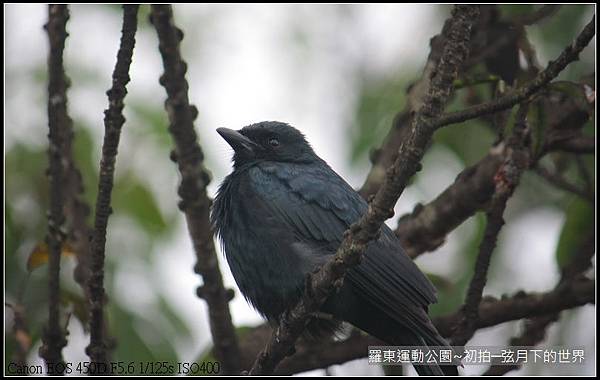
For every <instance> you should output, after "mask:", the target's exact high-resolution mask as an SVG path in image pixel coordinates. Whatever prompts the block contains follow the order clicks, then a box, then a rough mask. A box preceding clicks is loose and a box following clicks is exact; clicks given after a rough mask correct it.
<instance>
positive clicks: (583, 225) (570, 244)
mask: <svg viewBox="0 0 600 380" xmlns="http://www.w3.org/2000/svg"><path fill="white" fill-rule="evenodd" d="M593 228H594V207H593V206H592V205H591V204H590V203H589V202H587V201H585V200H582V199H580V198H576V199H574V200H573V202H571V204H570V205H569V207H568V208H567V218H566V220H565V224H564V225H563V228H562V231H561V233H560V238H559V240H558V247H557V248H556V262H557V263H558V266H559V268H561V269H562V268H564V267H565V266H567V265H568V264H569V263H570V261H571V258H572V257H573V256H574V255H575V254H576V253H577V252H578V250H579V249H580V248H581V245H582V244H583V242H584V239H586V238H587V237H588V236H589V234H590V233H593Z"/></svg>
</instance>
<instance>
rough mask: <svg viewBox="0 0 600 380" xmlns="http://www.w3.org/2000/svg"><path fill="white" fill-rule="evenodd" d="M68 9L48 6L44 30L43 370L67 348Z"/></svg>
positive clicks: (70, 132)
mask: <svg viewBox="0 0 600 380" xmlns="http://www.w3.org/2000/svg"><path fill="white" fill-rule="evenodd" d="M68 19H69V9H68V8H67V6H66V5H49V6H48V23H47V24H46V25H45V26H44V27H45V29H46V31H47V32H48V39H49V41H50V54H49V56H48V127H49V133H48V139H49V143H50V146H49V149H48V158H49V169H48V172H47V174H48V178H49V181H50V211H49V213H48V235H47V236H46V243H47V244H48V250H49V259H48V309H49V310H48V311H49V312H48V325H47V326H45V328H44V331H43V334H42V341H43V345H42V347H40V351H39V353H40V356H41V357H42V358H44V360H45V362H46V365H47V366H49V367H50V366H56V365H57V364H60V363H64V362H63V358H62V349H63V347H64V346H66V344H67V340H66V338H65V331H64V330H63V328H62V326H61V325H60V254H61V251H62V245H63V242H64V240H65V233H64V223H65V216H64V210H63V207H64V196H65V195H64V191H63V180H64V178H65V173H66V171H65V167H64V165H63V157H64V156H65V154H66V149H65V147H66V144H67V141H68V140H70V139H71V135H72V133H73V132H72V121H71V119H70V118H69V115H68V113H67V88H68V86H69V85H68V79H67V77H66V75H65V70H64V66H63V51H64V48H65V40H66V38H67V30H66V25H67V20H68Z"/></svg>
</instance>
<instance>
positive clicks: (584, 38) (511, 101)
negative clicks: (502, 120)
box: [433, 16, 596, 128]
mask: <svg viewBox="0 0 600 380" xmlns="http://www.w3.org/2000/svg"><path fill="white" fill-rule="evenodd" d="M595 21H596V17H595V16H594V17H592V20H591V21H590V22H589V23H588V24H587V25H586V26H585V28H584V29H583V31H582V32H581V33H580V34H579V36H577V39H576V40H575V42H574V43H573V44H572V45H569V46H567V47H566V48H565V49H564V50H563V52H562V53H561V54H560V56H559V57H558V58H557V59H556V60H555V61H550V62H549V63H548V66H547V67H546V69H545V70H544V71H542V72H540V73H539V74H538V75H537V76H536V77H535V78H534V79H533V80H532V81H530V82H529V83H528V84H526V85H524V86H522V87H520V88H517V89H515V90H512V91H510V92H508V93H507V94H506V95H504V96H502V97H500V98H498V99H495V100H492V101H490V102H487V103H484V104H480V105H477V106H473V107H469V108H467V109H465V110H462V111H457V112H452V113H447V114H444V115H442V116H441V117H440V118H438V119H437V120H436V122H435V124H434V125H433V128H441V127H444V126H446V125H449V124H455V123H461V122H464V121H467V120H471V119H475V118H477V117H480V116H483V115H488V114H491V113H495V112H498V111H502V110H506V109H509V108H511V107H513V106H514V105H516V104H518V103H520V102H522V101H523V100H526V99H527V98H528V97H530V96H531V95H533V94H534V93H536V92H537V91H539V90H540V89H541V88H542V87H544V86H545V85H547V84H548V83H550V81H552V79H554V78H556V77H557V76H558V74H560V72H561V71H562V70H563V69H564V68H565V67H567V65H569V64H570V63H571V62H573V61H575V60H577V59H579V53H580V52H581V51H582V50H583V49H584V48H585V47H586V46H587V45H588V43H589V42H590V41H591V40H592V38H593V37H594V35H595V34H596V29H595Z"/></svg>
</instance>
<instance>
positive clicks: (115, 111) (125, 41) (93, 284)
mask: <svg viewBox="0 0 600 380" xmlns="http://www.w3.org/2000/svg"><path fill="white" fill-rule="evenodd" d="M138 8H139V5H124V6H123V29H122V35H121V45H120V47H119V52H118V54H117V63H116V65H115V69H114V71H113V85H112V88H111V89H110V90H108V91H107V93H106V94H107V95H108V109H107V110H106V111H104V127H105V133H104V142H103V144H102V160H101V161H100V179H99V181H98V197H97V199H96V218H95V223H94V236H93V239H92V251H91V253H92V254H91V260H90V269H91V270H90V278H89V281H88V286H89V293H90V345H89V346H88V347H87V349H86V353H87V354H88V355H89V356H90V358H91V360H92V362H95V363H106V359H107V358H106V344H105V342H104V336H105V332H104V256H105V252H104V250H105V244H106V226H107V224H108V217H109V215H110V214H111V211H112V210H111V207H110V200H111V192H112V187H113V180H114V172H115V161H116V157H117V148H118V146H119V138H120V135H121V127H122V126H123V124H124V123H125V118H124V117H123V113H122V111H123V99H124V98H125V95H126V94H127V89H126V87H125V86H126V85H127V83H128V82H129V66H130V65H131V57H132V55H133V48H134V46H135V32H136V30H137V11H138ZM99 368H101V367H99Z"/></svg>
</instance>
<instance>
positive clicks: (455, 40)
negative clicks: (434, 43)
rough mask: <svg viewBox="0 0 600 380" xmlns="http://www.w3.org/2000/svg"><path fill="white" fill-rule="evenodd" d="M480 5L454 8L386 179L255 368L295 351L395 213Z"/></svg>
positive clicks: (259, 371) (266, 367)
mask: <svg viewBox="0 0 600 380" xmlns="http://www.w3.org/2000/svg"><path fill="white" fill-rule="evenodd" d="M478 15H479V8H478V7H477V6H461V5H458V6H456V7H455V8H454V10H453V11H452V22H451V23H452V24H451V27H450V28H451V29H450V34H449V39H448V41H447V42H446V45H445V47H444V52H443V54H442V56H441V58H440V61H439V64H438V66H437V69H436V70H435V74H434V75H433V76H432V77H431V85H430V86H429V89H428V91H427V95H426V97H425V100H424V103H423V105H422V106H421V108H420V109H419V111H418V112H417V114H416V115H415V117H414V118H413V121H412V123H411V127H410V132H409V134H408V136H407V140H406V141H405V142H403V144H402V145H401V147H400V151H399V152H398V157H397V158H396V160H395V161H394V164H393V165H392V166H391V167H390V168H389V169H388V170H387V173H386V176H385V179H384V182H383V184H382V186H381V188H380V189H379V190H378V191H377V193H376V194H375V196H374V197H373V198H372V200H371V201H370V202H369V208H368V210H367V213H366V214H365V215H364V216H363V217H361V218H360V220H359V221H358V222H357V223H355V224H353V225H352V226H351V227H350V229H349V230H348V231H347V232H346V233H345V234H344V239H343V241H342V243H341V245H340V247H339V248H338V250H337V252H336V254H335V256H334V258H333V259H331V260H330V261H329V262H327V263H326V264H325V265H323V267H321V268H320V269H319V270H318V271H317V272H316V273H315V274H313V275H311V276H310V277H309V279H308V280H307V289H306V292H305V295H304V297H303V298H302V300H301V301H300V303H298V304H297V305H296V306H295V307H294V308H292V309H291V310H290V311H289V312H288V313H287V314H286V315H284V316H283V318H282V321H281V323H280V325H279V326H278V328H277V329H276V330H275V332H274V333H273V335H272V337H271V339H270V341H269V342H268V343H267V345H266V347H265V348H264V350H263V351H262V352H261V353H260V354H259V355H258V357H257V359H256V361H255V363H254V365H253V366H252V369H251V370H250V374H252V375H265V374H270V373H272V372H273V371H274V369H275V367H276V366H277V364H278V363H279V362H280V361H281V360H282V359H283V358H284V357H285V356H287V355H288V354H289V353H290V350H291V349H292V347H293V345H294V342H295V341H296V339H297V338H298V336H299V335H300V334H301V333H302V331H303V329H304V326H305V325H306V322H307V321H308V320H309V318H310V314H311V313H312V312H314V311H316V310H317V309H318V308H319V306H320V305H321V304H322V303H323V302H324V301H325V299H326V298H327V297H328V296H329V295H330V294H331V293H332V292H333V291H334V290H335V289H337V288H339V286H341V283H342V280H343V277H344V275H345V273H346V272H347V271H348V269H349V268H351V267H353V266H355V265H357V264H358V263H359V262H360V259H361V256H362V254H363V253H364V251H365V249H366V246H367V244H368V243H369V242H370V241H372V240H373V239H375V238H376V237H377V236H378V234H379V229H380V228H381V225H382V224H383V222H384V221H385V220H386V219H387V218H389V217H390V216H391V215H392V214H393V207H394V204H395V203H396V201H397V200H398V197H399V196H400V195H401V194H402V191H403V190H404V188H405V187H406V185H407V183H408V180H409V179H410V178H411V177H412V175H413V174H414V173H415V172H416V171H417V170H418V169H419V167H420V161H421V158H422V157H423V155H424V154H425V149H426V147H427V144H428V143H429V141H430V138H431V136H432V134H433V132H434V129H433V128H431V125H432V124H433V123H432V122H433V121H434V120H435V118H437V117H438V116H439V115H440V114H441V113H442V112H443V108H444V106H445V105H446V102H447V100H448V98H449V96H450V93H451V91H452V83H453V81H454V79H456V77H457V73H458V71H459V69H460V67H461V66H462V64H463V63H464V62H465V60H466V57H467V56H468V53H469V39H470V33H471V26H472V24H473V22H474V21H475V19H476V18H477V16H478Z"/></svg>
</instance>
